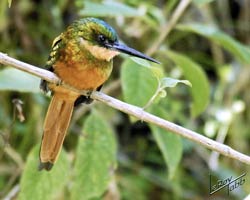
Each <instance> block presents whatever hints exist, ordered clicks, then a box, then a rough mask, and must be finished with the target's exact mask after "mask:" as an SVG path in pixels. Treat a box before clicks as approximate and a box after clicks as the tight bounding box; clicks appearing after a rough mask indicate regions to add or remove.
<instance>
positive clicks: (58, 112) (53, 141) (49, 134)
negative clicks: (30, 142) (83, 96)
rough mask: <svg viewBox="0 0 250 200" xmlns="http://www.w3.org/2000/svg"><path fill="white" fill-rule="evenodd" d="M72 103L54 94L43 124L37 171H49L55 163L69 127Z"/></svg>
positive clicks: (70, 100)
mask: <svg viewBox="0 0 250 200" xmlns="http://www.w3.org/2000/svg"><path fill="white" fill-rule="evenodd" d="M73 107H74V101H72V99H68V98H65V97H64V96H62V95H60V94H57V93H55V94H54V95H53V97H52V100H51V102H50V105H49V108H48V111H47V115H46V118H45V122H44V130H43V138H42V144H41V149H40V165H39V170H42V169H46V170H50V169H51V168H52V167H53V164H54V163H55V162H56V160H57V157H58V155H59V153H60V151H61V148H62V144H63V141H64V138H65V135H66V132H67V129H68V127H69V123H70V120H71V116H72V112H73Z"/></svg>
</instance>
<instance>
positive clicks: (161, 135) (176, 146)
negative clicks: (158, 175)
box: [150, 105, 182, 179]
mask: <svg viewBox="0 0 250 200" xmlns="http://www.w3.org/2000/svg"><path fill="white" fill-rule="evenodd" d="M151 112H152V113H153V114H155V115H157V116H159V117H161V118H163V119H164V118H167V114H166V112H165V111H164V108H162V107H161V106H159V105H154V106H152V110H151ZM150 128H151V130H152V133H153V136H154V139H155V141H156V143H157V145H158V147H159V149H160V151H161V153H162V155H163V158H164V160H165V162H166V165H167V166H168V170H169V173H168V176H169V178H170V179H171V178H173V176H174V174H175V171H176V169H177V167H178V165H179V163H180V160H181V157H182V142H181V137H180V136H179V135H176V134H173V133H169V132H167V131H166V130H164V129H162V128H159V127H158V126H154V125H150Z"/></svg>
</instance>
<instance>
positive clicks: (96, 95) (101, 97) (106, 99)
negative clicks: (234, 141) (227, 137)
mask: <svg viewBox="0 0 250 200" xmlns="http://www.w3.org/2000/svg"><path fill="white" fill-rule="evenodd" d="M0 63H2V64H5V65H9V66H12V67H15V68H17V69H20V70H22V71H25V72H28V73H30V74H32V75H35V76H38V77H40V78H42V79H45V80H46V81H49V82H51V83H54V84H62V85H63V86H64V87H66V88H68V89H71V90H74V91H77V92H78V93H79V94H83V95H86V91H80V90H77V89H75V88H73V87H71V86H69V85H66V84H65V83H63V82H62V81H61V80H60V79H59V78H58V77H57V76H56V75H55V74H53V73H52V72H49V71H47V70H44V69H41V68H38V67H35V66H33V65H30V64H27V63H24V62H21V61H19V60H16V59H14V58H11V57H9V56H7V55H6V54H4V53H1V52H0ZM91 98H93V99H95V100H98V101H100V102H103V103H104V104H106V105H108V106H110V107H113V108H115V109H117V110H120V111H122V112H124V113H127V114H129V115H132V116H134V117H136V118H138V119H140V120H142V121H145V122H148V123H152V124H154V125H156V126H159V127H161V128H163V129H165V130H167V131H170V132H172V133H175V134H178V135H180V136H182V137H184V138H187V139H189V140H191V141H193V142H196V143H198V144H200V145H202V146H205V147H207V148H208V149H210V150H213V151H216V152H218V153H220V154H222V155H224V156H227V157H229V158H233V159H236V160H239V161H241V162H243V163H246V164H249V165H250V157H249V156H247V155H245V154H243V153H240V152H238V151H236V150H234V149H232V148H231V147H229V146H227V145H225V144H221V143H219V142H216V141H214V140H212V139H210V138H207V137H205V136H203V135H201V134H199V133H196V132H194V131H192V130H189V129H186V128H184V127H182V126H179V125H177V124H174V123H172V122H170V121H167V120H165V119H162V118H160V117H157V116H155V115H152V114H150V113H148V112H145V111H144V110H143V109H142V108H139V107H136V106H133V105H130V104H127V103H124V102H122V101H120V100H117V99H115V98H113V97H110V96H108V95H106V94H103V93H102V92H97V91H94V92H93V93H92V94H91Z"/></svg>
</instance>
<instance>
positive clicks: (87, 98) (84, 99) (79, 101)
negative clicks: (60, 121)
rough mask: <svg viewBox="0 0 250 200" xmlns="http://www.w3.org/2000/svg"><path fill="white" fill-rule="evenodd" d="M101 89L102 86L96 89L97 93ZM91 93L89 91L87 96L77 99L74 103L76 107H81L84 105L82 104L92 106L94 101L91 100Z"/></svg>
mask: <svg viewBox="0 0 250 200" xmlns="http://www.w3.org/2000/svg"><path fill="white" fill-rule="evenodd" d="M101 88H102V85H101V86H99V87H98V88H97V89H96V91H100V90H101ZM91 93H92V91H89V92H88V94H87V95H81V96H79V97H78V98H77V99H76V101H75V103H74V106H75V107H76V106H78V105H80V104H82V103H85V104H91V103H92V102H93V101H94V100H93V99H91V98H90V95H91Z"/></svg>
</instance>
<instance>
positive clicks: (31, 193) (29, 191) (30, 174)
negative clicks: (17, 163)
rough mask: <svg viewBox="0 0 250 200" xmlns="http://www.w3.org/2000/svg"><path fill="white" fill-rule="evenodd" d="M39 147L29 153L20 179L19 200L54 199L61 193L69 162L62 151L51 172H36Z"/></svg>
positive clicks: (66, 177) (66, 178)
mask: <svg viewBox="0 0 250 200" xmlns="http://www.w3.org/2000/svg"><path fill="white" fill-rule="evenodd" d="M39 146H40V145H37V146H36V147H34V148H33V149H32V151H31V152H30V154H29V156H28V159H27V162H26V165H25V168H24V171H23V175H22V177H21V184H20V193H19V198H18V199H19V200H27V199H36V200H51V199H56V197H58V195H60V193H62V192H63V188H64V187H65V183H66V181H67V180H68V175H69V172H70V171H69V162H68V160H67V157H66V154H65V152H64V151H62V152H61V154H60V156H59V159H58V161H57V162H56V164H55V165H54V166H53V168H52V169H51V171H49V172H48V171H38V163H39V158H38V155H39Z"/></svg>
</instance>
